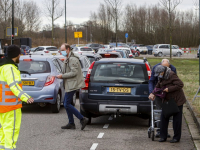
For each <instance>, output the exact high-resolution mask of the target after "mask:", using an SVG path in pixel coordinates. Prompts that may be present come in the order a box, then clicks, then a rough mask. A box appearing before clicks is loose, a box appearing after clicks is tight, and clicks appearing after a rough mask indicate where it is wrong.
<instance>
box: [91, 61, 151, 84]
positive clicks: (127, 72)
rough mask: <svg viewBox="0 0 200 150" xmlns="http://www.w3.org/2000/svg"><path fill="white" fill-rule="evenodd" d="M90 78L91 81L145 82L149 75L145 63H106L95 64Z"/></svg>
mask: <svg viewBox="0 0 200 150" xmlns="http://www.w3.org/2000/svg"><path fill="white" fill-rule="evenodd" d="M90 79H91V82H103V81H106V82H112V83H113V82H115V83H144V82H146V81H148V75H147V70H146V68H145V65H143V64H132V63H106V64H97V65H95V66H94V68H93V69H92V74H91V78H90Z"/></svg>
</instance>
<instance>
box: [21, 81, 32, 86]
mask: <svg viewBox="0 0 200 150" xmlns="http://www.w3.org/2000/svg"><path fill="white" fill-rule="evenodd" d="M22 85H26V86H34V85H35V82H34V81H22Z"/></svg>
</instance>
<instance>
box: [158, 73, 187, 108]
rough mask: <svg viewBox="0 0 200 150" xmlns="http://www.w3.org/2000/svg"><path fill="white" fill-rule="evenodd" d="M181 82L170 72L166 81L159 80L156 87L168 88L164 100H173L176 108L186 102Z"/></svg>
mask: <svg viewBox="0 0 200 150" xmlns="http://www.w3.org/2000/svg"><path fill="white" fill-rule="evenodd" d="M183 86H184V84H183V82H182V81H181V80H180V79H179V78H178V76H177V75H176V74H175V73H174V72H173V71H171V72H170V75H169V79H168V80H163V79H161V80H159V81H158V83H157V85H156V87H157V88H162V87H166V88H168V93H167V94H166V97H165V100H169V99H170V98H174V100H175V101H176V103H177V105H178V106H181V105H183V104H184V103H185V102H186V97H185V95H184V92H183V89H182V88H183Z"/></svg>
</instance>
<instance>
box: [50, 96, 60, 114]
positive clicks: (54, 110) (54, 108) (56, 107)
mask: <svg viewBox="0 0 200 150" xmlns="http://www.w3.org/2000/svg"><path fill="white" fill-rule="evenodd" d="M60 106H61V97H60V93H58V95H57V97H56V103H55V104H51V111H52V113H59V112H60Z"/></svg>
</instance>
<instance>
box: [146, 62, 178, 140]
mask: <svg viewBox="0 0 200 150" xmlns="http://www.w3.org/2000/svg"><path fill="white" fill-rule="evenodd" d="M159 65H162V66H166V67H169V68H170V69H171V70H172V71H173V72H174V73H175V74H176V68H175V67H174V66H173V65H171V64H170V62H169V60H168V59H163V60H162V61H161V63H159V64H157V65H155V66H154V67H153V69H152V74H151V78H150V80H149V93H150V96H151V93H152V92H153V90H154V88H155V86H156V84H157V83H158V77H157V76H155V68H156V67H157V66H159ZM155 104H156V109H158V110H160V109H161V105H162V100H161V99H160V98H159V97H156V98H155ZM157 127H158V128H160V122H158V123H157ZM156 137H157V138H159V137H160V129H157V134H156ZM168 137H170V135H168Z"/></svg>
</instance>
